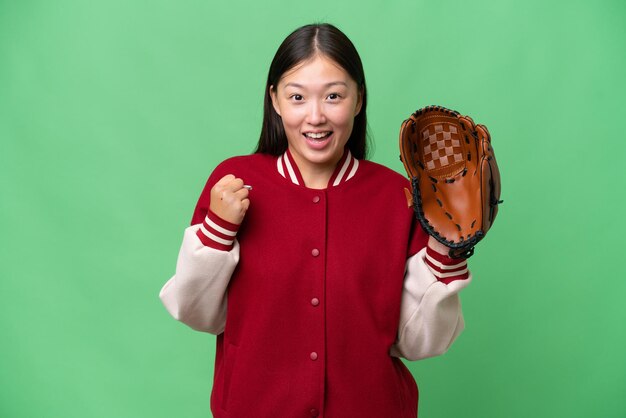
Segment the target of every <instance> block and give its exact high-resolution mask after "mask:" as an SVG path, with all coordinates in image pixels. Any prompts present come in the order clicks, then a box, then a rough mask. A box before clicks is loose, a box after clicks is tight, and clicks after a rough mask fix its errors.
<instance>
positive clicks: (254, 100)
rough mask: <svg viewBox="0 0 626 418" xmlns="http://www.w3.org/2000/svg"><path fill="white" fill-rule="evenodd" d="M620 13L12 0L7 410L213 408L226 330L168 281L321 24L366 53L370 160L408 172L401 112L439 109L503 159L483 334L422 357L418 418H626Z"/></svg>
mask: <svg viewBox="0 0 626 418" xmlns="http://www.w3.org/2000/svg"><path fill="white" fill-rule="evenodd" d="M625 19H626V3H624V2H623V1H621V0H612V1H611V0H599V1H592V0H586V1H579V0H572V1H567V2H566V1H553V2H547V1H540V0H527V1H523V2H518V1H512V0H505V1H496V0H482V1H475V2H463V1H450V0H444V1H437V2H433V1H422V0H419V1H389V2H383V1H365V2H364V1H362V0H350V1H338V0H319V1H316V2H297V1H285V0H283V1H279V0H266V1H263V2H261V1H248V2H241V1H232V2H217V1H210V0H204V1H200V0H182V1H174V0H152V1H148V0H130V1H129V0H124V1H122V0H107V1H104V0H99V1H86V0H83V1H81V0H54V1H44V0H24V1H18V0H13V1H10V0H0V211H1V212H0V213H1V216H0V330H1V343H0V350H1V354H2V355H1V356H0V389H1V390H0V416H1V417H7V418H22V417H24V418H27V417H28V418H31V417H60V418H84V417H98V418H99V417H102V418H104V417H106V418H110V417H116V418H117V417H120V418H121V417H129V418H131V417H132V418H134V417H151V418H157V417H190V418H193V417H209V416H211V414H210V411H209V393H210V390H211V381H212V377H213V376H212V368H213V360H214V343H215V340H214V337H213V336H211V335H208V334H202V333H198V332H194V331H192V330H191V329H189V328H187V327H185V326H184V325H182V324H180V323H178V322H176V321H174V320H173V319H172V318H170V317H169V315H168V314H167V312H166V311H165V309H164V308H163V306H162V305H161V302H160V301H159V299H158V292H159V290H160V287H161V286H162V285H163V284H164V283H165V281H166V280H167V279H168V278H169V277H170V276H171V275H172V274H173V272H174V267H175V263H176V257H177V253H178V248H179V245H180V242H181V239H182V232H183V229H184V228H185V227H186V226H187V225H188V222H189V220H190V218H191V214H192V210H193V207H194V205H195V203H196V199H197V197H198V195H199V193H200V191H201V189H202V186H203V185H204V182H205V181H206V178H207V177H208V175H209V173H210V172H211V170H212V169H213V168H214V167H215V165H216V164H217V163H219V162H220V161H222V160H223V159H225V158H227V157H229V156H232V155H238V154H247V153H250V152H251V151H252V150H253V148H254V146H255V144H256V141H257V138H258V134H259V132H260V124H261V115H262V96H263V89H264V80H265V78H266V76H267V70H268V67H269V63H270V61H271V59H272V57H273V54H274V52H275V50H276V48H277V47H278V45H279V44H280V42H281V41H282V40H283V38H284V37H285V36H287V35H288V34H289V33H290V32H291V31H292V30H293V29H295V28H296V27H298V26H301V25H303V24H306V23H311V22H320V21H324V22H330V23H333V24H335V25H337V26H338V27H339V28H341V29H342V30H343V31H345V32H346V34H347V35H348V36H349V37H350V38H351V39H352V41H353V42H354V43H355V45H356V47H357V49H358V50H359V52H360V53H361V56H362V59H363V62H364V66H365V71H366V76H367V82H368V87H369V94H370V96H369V103H370V106H369V109H368V110H369V122H370V123H369V124H370V126H369V128H370V133H371V137H372V140H373V142H374V144H375V147H374V152H373V153H372V155H371V159H373V160H374V161H377V162H379V163H382V164H385V165H387V166H389V167H391V168H393V169H395V170H397V171H399V172H401V173H403V168H402V166H401V163H400V161H399V160H398V147H397V135H398V130H399V127H400V123H401V122H402V121H403V120H404V119H405V118H406V117H408V115H409V114H410V113H411V112H413V111H414V110H416V109H418V108H420V107H423V106H426V105H429V104H439V105H443V106H446V107H450V108H453V109H456V110H459V111H460V112H461V113H464V114H469V115H471V116H472V117H473V118H474V119H475V120H476V121H477V122H479V123H483V124H486V125H487V126H488V127H489V128H490V131H491V133H492V136H493V144H494V147H495V150H496V154H497V156H498V162H499V165H500V169H501V173H502V182H503V195H502V197H503V199H504V204H503V205H502V206H501V211H500V213H499V215H498V220H497V222H496V224H495V226H494V228H493V229H492V230H491V231H490V234H489V236H488V238H487V239H486V240H485V241H484V242H482V243H481V244H480V245H479V247H478V249H477V251H476V255H475V256H474V257H473V258H472V259H471V260H470V267H471V270H472V272H473V274H474V282H473V283H472V285H471V286H470V287H469V288H468V289H466V290H465V291H464V292H463V294H462V301H463V307H464V313H465V319H466V324H467V328H466V330H465V332H464V333H463V334H462V335H461V336H460V337H459V339H458V340H457V342H456V343H455V344H454V345H453V346H452V348H451V349H450V351H449V352H448V353H446V354H445V355H443V356H441V357H438V358H433V359H428V360H424V361H420V362H414V363H407V364H408V366H409V367H410V369H411V371H412V373H413V374H414V376H415V378H416V380H417V383H418V385H419V387H420V395H421V396H420V416H421V417H426V418H443V417H476V418H487V417H494V418H502V417H507V418H518V417H519V418H522V417H524V418H527V417H545V418H553V417H580V418H582V417H585V418H588V417H626V396H625V394H626V326H625V322H626V308H625V306H626V304H625V303H624V295H625V294H626V280H625V279H626V278H625V273H626V268H625V267H624V258H625V257H626V254H625V252H624V249H623V241H622V240H623V239H624V237H625V236H626V228H625V227H624V221H623V218H622V215H623V212H624V206H625V203H626V202H625V200H626V199H625V193H624V189H625V184H624V183H625V181H624V180H625V175H624V172H625V169H624V167H623V163H622V162H620V158H621V157H622V156H624V154H625V151H626V145H625V141H626V137H625V135H624V133H623V132H624V128H623V120H624V118H625V116H624V114H625V110H626V109H625V106H624V96H625V93H626V88H625V86H626V83H625V81H624V78H625V75H626V52H625V51H626V42H625V41H626V25H625V23H624V22H625ZM609 157H610V158H609ZM363 367H367V364H364V365H363ZM383 418H386V417H383Z"/></svg>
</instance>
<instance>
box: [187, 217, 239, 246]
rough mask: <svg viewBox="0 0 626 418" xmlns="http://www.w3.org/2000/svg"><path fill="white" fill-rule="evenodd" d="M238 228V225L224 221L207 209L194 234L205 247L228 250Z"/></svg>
mask: <svg viewBox="0 0 626 418" xmlns="http://www.w3.org/2000/svg"><path fill="white" fill-rule="evenodd" d="M238 230H239V225H235V224H232V223H230V222H228V221H225V220H223V219H222V218H220V217H219V216H217V215H216V214H214V213H213V212H211V211H210V210H209V213H207V215H206V217H205V218H204V222H202V225H201V226H200V229H198V232H196V235H197V236H198V238H200V241H202V243H203V244H204V245H206V246H207V247H211V248H215V249H216V250H221V251H230V250H232V248H233V243H234V242H235V235H237V231H238Z"/></svg>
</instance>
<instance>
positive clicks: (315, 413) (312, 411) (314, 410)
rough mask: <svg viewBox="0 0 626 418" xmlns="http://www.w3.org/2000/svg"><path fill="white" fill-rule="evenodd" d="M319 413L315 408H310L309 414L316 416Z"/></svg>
mask: <svg viewBox="0 0 626 418" xmlns="http://www.w3.org/2000/svg"><path fill="white" fill-rule="evenodd" d="M319 415H320V411H318V410H317V409H315V408H313V409H311V416H312V417H313V418H315V417H318V416H319Z"/></svg>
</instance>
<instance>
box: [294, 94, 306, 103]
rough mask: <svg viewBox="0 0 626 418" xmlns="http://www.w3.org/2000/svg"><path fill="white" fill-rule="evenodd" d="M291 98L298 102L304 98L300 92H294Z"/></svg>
mask: <svg viewBox="0 0 626 418" xmlns="http://www.w3.org/2000/svg"><path fill="white" fill-rule="evenodd" d="M291 98H292V99H293V100H295V101H297V102H299V101H300V100H302V99H304V98H303V97H302V96H301V95H299V94H292V95H291Z"/></svg>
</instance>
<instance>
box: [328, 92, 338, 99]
mask: <svg viewBox="0 0 626 418" xmlns="http://www.w3.org/2000/svg"><path fill="white" fill-rule="evenodd" d="M328 98H329V99H330V100H337V99H338V98H339V94H337V93H330V94H329V95H328Z"/></svg>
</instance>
